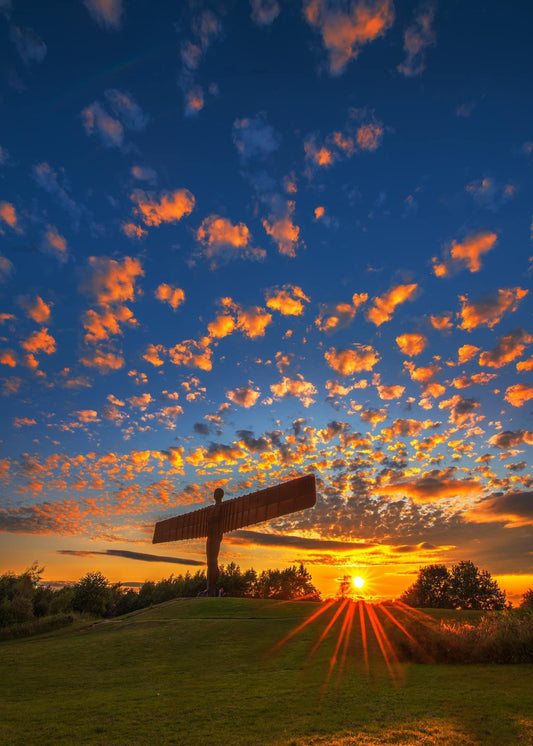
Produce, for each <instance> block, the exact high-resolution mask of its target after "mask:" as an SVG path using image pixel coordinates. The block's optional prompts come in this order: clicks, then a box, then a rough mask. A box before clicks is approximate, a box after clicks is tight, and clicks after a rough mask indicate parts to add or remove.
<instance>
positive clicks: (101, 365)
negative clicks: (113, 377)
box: [80, 349, 124, 374]
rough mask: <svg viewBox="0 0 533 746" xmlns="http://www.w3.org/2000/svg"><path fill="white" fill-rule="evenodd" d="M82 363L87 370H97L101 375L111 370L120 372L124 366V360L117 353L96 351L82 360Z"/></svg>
mask: <svg viewBox="0 0 533 746" xmlns="http://www.w3.org/2000/svg"><path fill="white" fill-rule="evenodd" d="M80 362H81V363H82V364H83V365H85V367H86V368H96V370H97V371H98V372H99V373H102V374H104V373H109V372H110V371H111V370H120V368H122V367H123V365H124V358H123V357H122V355H119V354H117V353H115V352H105V351H104V350H100V349H96V350H92V351H91V352H89V353H87V354H86V355H85V356H84V357H82V358H80Z"/></svg>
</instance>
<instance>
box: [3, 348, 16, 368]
mask: <svg viewBox="0 0 533 746" xmlns="http://www.w3.org/2000/svg"><path fill="white" fill-rule="evenodd" d="M0 363H1V364H2V365H9V367H10V368H15V367H16V365H17V358H16V356H15V353H14V352H13V350H0Z"/></svg>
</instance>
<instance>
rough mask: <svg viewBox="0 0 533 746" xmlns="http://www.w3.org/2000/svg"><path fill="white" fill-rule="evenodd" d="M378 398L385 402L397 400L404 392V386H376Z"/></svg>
mask: <svg viewBox="0 0 533 746" xmlns="http://www.w3.org/2000/svg"><path fill="white" fill-rule="evenodd" d="M377 390H378V394H379V398H380V399H383V400H385V401H389V400H391V399H399V398H400V397H401V396H402V395H403V392H404V391H405V386H381V385H378V386H377Z"/></svg>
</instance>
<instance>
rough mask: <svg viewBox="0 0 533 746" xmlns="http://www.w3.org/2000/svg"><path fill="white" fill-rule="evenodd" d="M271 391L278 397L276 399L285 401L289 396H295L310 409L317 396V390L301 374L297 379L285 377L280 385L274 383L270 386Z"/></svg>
mask: <svg viewBox="0 0 533 746" xmlns="http://www.w3.org/2000/svg"><path fill="white" fill-rule="evenodd" d="M270 390H271V391H272V393H273V394H274V396H275V397H276V399H284V398H285V397H287V396H295V397H296V398H297V399H299V400H300V401H301V402H302V404H303V405H304V407H308V406H309V405H310V404H314V403H315V398H314V397H315V396H316V395H317V393H318V392H317V390H316V388H315V387H314V386H313V384H312V383H310V382H309V381H305V380H304V378H303V376H302V375H301V374H300V375H298V377H297V378H296V379H290V378H287V377H286V376H283V379H282V380H281V381H280V383H273V384H272V385H271V386H270Z"/></svg>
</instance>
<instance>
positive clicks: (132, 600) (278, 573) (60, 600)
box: [0, 562, 320, 627]
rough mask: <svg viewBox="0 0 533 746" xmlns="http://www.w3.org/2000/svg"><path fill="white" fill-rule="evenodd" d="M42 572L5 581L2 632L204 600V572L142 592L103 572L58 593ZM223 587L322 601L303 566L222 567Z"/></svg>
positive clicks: (230, 592) (0, 602) (1, 582)
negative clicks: (75, 616) (59, 618)
mask: <svg viewBox="0 0 533 746" xmlns="http://www.w3.org/2000/svg"><path fill="white" fill-rule="evenodd" d="M43 572H44V568H42V567H39V566H38V564H37V563H36V562H35V563H34V564H33V565H32V566H31V567H30V568H29V569H28V570H26V571H25V572H23V573H21V574H20V575H16V574H15V573H11V572H8V573H4V574H3V575H0V627H8V626H10V625H13V624H19V623H21V622H28V621H31V620H33V619H38V618H42V617H46V616H53V615H60V614H63V615H64V614H69V613H70V612H78V613H82V614H90V615H91V616H96V617H114V616H120V615H122V614H127V613H129V612H132V611H137V610H138V609H143V608H146V607H148V606H151V605H153V604H159V603H162V602H164V601H170V600H171V599H173V598H187V597H194V596H199V595H202V593H203V592H204V591H205V588H206V575H205V571H204V570H199V571H197V572H196V573H194V574H191V573H190V572H186V573H185V574H184V575H170V577H168V578H165V579H163V580H160V581H158V582H153V581H146V582H145V583H143V585H142V586H141V587H140V588H139V590H138V591H137V590H134V589H133V588H128V587H125V586H123V585H122V583H110V582H109V580H108V579H107V578H106V577H105V576H104V575H103V574H102V573H101V572H99V571H96V572H88V573H86V575H84V576H83V577H82V578H81V579H80V580H79V581H78V582H77V583H73V584H72V585H66V586H64V587H63V588H59V589H54V588H52V587H51V586H49V585H48V586H47V585H43V584H42V583H41V575H42V573H43ZM218 587H219V589H220V591H221V594H222V595H227V596H237V597H248V598H271V599H281V600H289V599H303V598H305V599H309V600H317V601H318V600H320V593H319V591H318V590H317V589H316V588H315V586H314V585H313V581H312V577H311V575H310V573H309V572H308V570H307V569H306V568H305V567H304V565H303V564H300V565H299V566H298V565H294V566H291V567H287V568H285V569H284V570H263V571H262V572H261V573H259V574H258V573H257V572H256V571H255V570H253V569H251V570H245V571H242V570H241V569H240V567H239V566H238V565H236V564H235V563H234V562H230V563H229V564H228V565H221V567H220V576H219V580H218Z"/></svg>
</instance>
